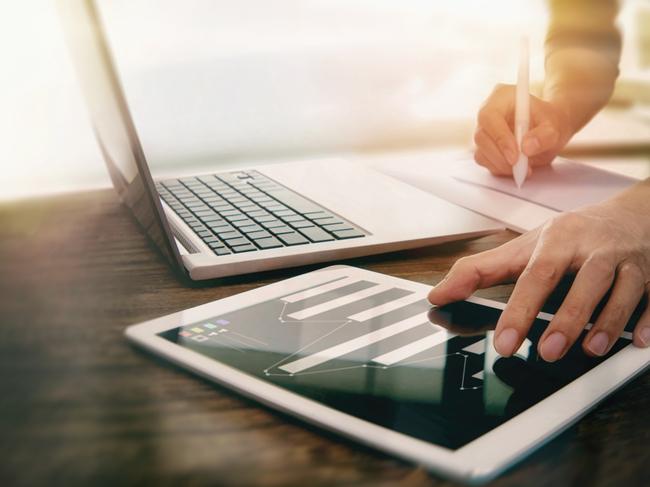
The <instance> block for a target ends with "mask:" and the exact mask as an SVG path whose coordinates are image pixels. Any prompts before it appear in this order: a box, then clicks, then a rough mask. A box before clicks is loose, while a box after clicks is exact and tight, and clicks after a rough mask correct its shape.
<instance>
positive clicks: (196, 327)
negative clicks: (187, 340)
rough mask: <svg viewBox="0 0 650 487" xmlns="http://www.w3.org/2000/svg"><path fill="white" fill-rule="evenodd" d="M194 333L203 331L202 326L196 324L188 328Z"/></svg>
mask: <svg viewBox="0 0 650 487" xmlns="http://www.w3.org/2000/svg"><path fill="white" fill-rule="evenodd" d="M190 329H191V330H192V331H193V332H194V333H203V328H199V327H198V326H195V327H194V328H190Z"/></svg>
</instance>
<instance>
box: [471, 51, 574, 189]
mask: <svg viewBox="0 0 650 487" xmlns="http://www.w3.org/2000/svg"><path fill="white" fill-rule="evenodd" d="M527 50H528V49H527V45H522V47H521V51H522V52H521V54H520V69H519V76H518V85H519V93H517V87H516V86H514V85H498V86H497V87H496V88H495V89H494V91H493V92H492V94H491V95H490V96H489V97H488V99H487V100H486V102H485V104H484V105H483V107H482V108H481V110H480V111H479V113H478V123H477V128H476V132H475V134H474V142H475V144H476V149H475V153H474V159H475V160H476V162H477V163H478V164H480V165H481V166H484V167H485V168H487V169H488V170H489V171H490V172H491V173H492V174H494V175H495V176H510V177H513V176H514V174H515V168H517V169H516V171H518V176H517V177H518V178H519V180H520V181H522V182H523V179H525V178H526V177H527V176H529V175H530V174H531V172H532V171H533V170H534V168H535V167H539V166H545V165H548V164H550V163H551V162H552V161H553V159H555V157H556V156H557V154H558V152H559V151H560V150H561V149H562V148H563V147H564V145H565V144H566V143H567V142H568V140H569V138H570V137H571V135H572V134H573V133H572V130H571V126H570V123H569V116H568V113H567V111H566V107H564V106H562V104H561V103H560V102H557V101H554V102H547V101H544V100H542V99H540V98H537V97H535V96H533V95H530V94H528V52H527ZM517 94H519V97H518V98H519V100H517ZM518 101H519V103H518ZM526 102H527V104H528V106H526ZM517 105H519V116H517ZM526 115H528V117H526ZM526 118H528V120H526ZM517 121H518V122H519V123H517ZM517 125H518V126H519V131H520V134H516V132H517V130H516V127H517ZM526 126H527V127H526ZM516 135H519V140H518V138H517V137H516ZM524 158H527V159H528V164H524V163H523V159H524ZM518 161H519V162H520V164H517V162H518Z"/></svg>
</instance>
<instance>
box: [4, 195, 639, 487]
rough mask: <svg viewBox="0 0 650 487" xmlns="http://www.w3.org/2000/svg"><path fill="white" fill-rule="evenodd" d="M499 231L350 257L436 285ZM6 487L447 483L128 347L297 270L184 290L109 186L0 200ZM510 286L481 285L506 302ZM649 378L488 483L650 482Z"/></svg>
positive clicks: (502, 237) (501, 237)
mask: <svg viewBox="0 0 650 487" xmlns="http://www.w3.org/2000/svg"><path fill="white" fill-rule="evenodd" d="M509 238H512V234H510V233H506V232H503V233H501V234H498V235H494V236H491V237H487V238H483V239H480V240H475V241H469V242H461V243H454V244H448V245H443V246H438V247H435V248H429V249H425V250H418V251H412V252H402V253H394V254H390V255H385V256H378V257H371V258H365V259H358V260H354V261H351V262H350V263H351V264H354V265H358V266H361V267H366V268H369V269H372V270H376V271H380V272H385V273H388V274H392V275H395V276H400V277H405V278H408V279H412V280H416V281H420V282H425V283H434V282H436V281H438V280H439V279H440V278H441V277H442V275H443V274H444V272H445V271H446V270H447V269H448V268H449V267H450V266H451V264H452V263H453V262H454V260H455V259H457V258H458V257H460V256H462V255H466V254H470V253H474V252H477V251H480V250H484V249H487V248H490V247H494V246H496V245H498V244H500V243H502V242H505V241H507V240H508V239H509ZM0 265H1V266H2V272H1V277H0V304H1V308H0V310H1V311H0V312H1V317H0V370H1V375H0V483H1V484H2V485H45V484H53V483H54V484H62V485H66V486H67V485H78V484H82V485H95V484H110V485H114V484H116V483H129V484H151V485H160V484H165V485H171V484H174V485H176V484H181V483H191V484H193V485H202V484H211V485H238V486H248V485H264V486H284V485H295V486H306V485H309V486H316V485H328V486H329V485H338V484H345V485H367V486H373V487H375V486H383V485H400V486H429V485H453V484H452V483H450V482H445V481H442V480H440V479H438V478H436V477H435V476H433V475H430V474H428V473H427V472H425V471H424V470H423V469H421V468H417V467H415V466H413V465H410V464H407V463H404V462H401V461H399V460H396V459H394V458H392V457H388V456H386V455H384V454H382V453H378V452H376V451H373V450H370V449H367V448H364V447H361V446H359V445H357V444H355V443H352V442H348V441H346V440H343V439H341V438H339V437H337V436H334V435H330V434H327V433H325V432H323V431H320V430H317V429H315V428H312V427H310V426H307V425H305V424H302V423H300V422H298V421H295V420H293V419H291V418H288V417H286V416H284V415H281V414H278V413H276V412H274V411H271V410H268V409H265V408H263V407H261V406H259V405H257V404H256V403H254V402H252V401H249V400H246V399H243V398H241V397H240V396H238V395H236V394H234V393H231V392H230V391H228V390H226V389H224V388H221V387H217V386H214V385H212V384H210V383H208V382H206V381H204V380H201V379H198V378H196V377H194V376H192V375H190V374H188V373H186V372H184V371H182V370H179V369H177V368H175V367H173V366H171V365H169V364H167V363H166V362H163V361H161V360H157V359H155V358H153V357H151V356H149V355H147V354H145V353H143V352H140V351H139V350H137V349H134V348H132V347H131V346H130V345H129V344H128V343H127V342H126V340H125V339H124V337H123V335H122V333H123V330H124V328H125V327H126V326H127V325H129V324H132V323H135V322H139V321H142V320H146V319H150V318H153V317H156V316H159V315H163V314H167V313H171V312H174V311H178V310H180V309H181V308H185V307H190V306H195V305H198V304H202V303H205V302H207V301H210V300H214V299H217V298H222V297H225V296H229V295H232V294H235V293H239V292H242V291H245V290H247V289H251V288H254V287H256V286H260V285H262V284H266V283H269V282H272V281H275V280H278V279H282V278H285V277H288V276H292V275H295V274H297V273H299V272H303V271H305V269H304V268H303V269H299V270H296V269H293V270H287V271H282V272H273V273H268V274H264V275H262V276H246V277H241V278H234V279H227V280H221V281H218V282H213V283H211V284H212V285H211V286H209V287H202V288H188V287H183V286H182V285H181V284H180V283H179V282H178V281H177V280H176V279H175V278H174V276H173V275H171V273H170V271H169V270H168V268H167V267H166V266H165V264H164V263H163V261H162V258H161V257H159V255H158V254H157V253H156V252H154V251H153V250H152V248H151V247H150V246H149V245H148V243H147V241H146V240H145V238H144V237H143V236H142V234H141V233H140V232H139V231H138V229H137V228H136V226H135V224H134V223H133V222H132V220H131V219H130V217H129V216H128V214H127V212H126V211H125V210H124V209H123V208H122V207H121V206H120V205H119V204H118V203H117V201H116V198H115V196H114V194H113V192H112V191H109V190H105V191H98V192H92V193H84V194H78V195H71V196H63V197H56V198H48V199H41V200H34V201H23V202H18V203H12V204H3V205H0ZM508 292H509V287H507V286H504V287H500V288H495V289H492V290H490V291H489V292H487V293H485V294H484V295H487V296H491V297H496V298H501V299H503V298H505V297H506V296H507V293H508ZM649 464H650V374H645V375H644V376H642V377H640V378H638V379H637V380H635V381H633V382H632V383H631V384H629V385H627V386H626V387H625V388H624V389H622V390H621V391H619V392H618V393H617V394H615V395H614V396H613V397H611V398H610V399H608V400H607V401H605V403H603V404H602V405H601V406H599V407H598V409H597V410H595V411H594V412H592V413H590V414H589V415H588V416H587V417H586V418H585V419H583V420H582V421H581V422H580V423H579V424H578V425H576V426H574V427H573V428H571V429H570V430H569V431H568V432H566V433H564V434H563V435H562V436H560V437H559V438H557V439H555V440H553V441H552V442H551V443H550V444H548V445H547V446H545V447H544V448H542V449H541V450H539V451H538V452H537V453H535V454H534V455H533V456H531V457H530V458H529V459H527V460H526V461H525V462H524V463H522V464H520V465H518V466H517V467H515V468H514V469H513V470H511V471H510V472H509V473H507V474H506V475H504V476H503V477H502V478H500V479H499V480H498V481H496V482H495V483H494V485H503V486H505V485H509V486H521V485H532V486H542V485H554V486H560V485H580V486H583V485H584V486H593V485H598V486H601V485H602V486H605V485H616V486H623V485H625V486H634V485H639V486H640V485H648V481H649V480H650V470H649V467H648V465H649Z"/></svg>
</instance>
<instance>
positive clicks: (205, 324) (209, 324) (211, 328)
mask: <svg viewBox="0 0 650 487" xmlns="http://www.w3.org/2000/svg"><path fill="white" fill-rule="evenodd" d="M216 327H217V325H213V324H212V323H203V328H207V329H209V330H214V329H215V328H216Z"/></svg>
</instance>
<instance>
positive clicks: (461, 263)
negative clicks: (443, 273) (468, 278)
mask: <svg viewBox="0 0 650 487" xmlns="http://www.w3.org/2000/svg"><path fill="white" fill-rule="evenodd" d="M470 259H471V257H461V258H460V259H458V260H457V261H456V262H454V265H452V266H451V270H450V271H449V273H450V274H451V273H452V272H462V271H464V270H465V269H468V268H470V267H471V260H470Z"/></svg>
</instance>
